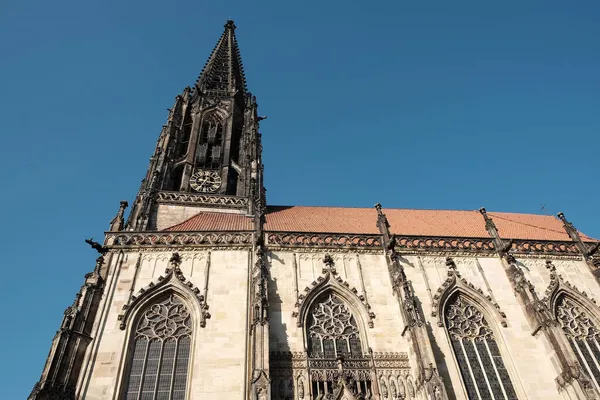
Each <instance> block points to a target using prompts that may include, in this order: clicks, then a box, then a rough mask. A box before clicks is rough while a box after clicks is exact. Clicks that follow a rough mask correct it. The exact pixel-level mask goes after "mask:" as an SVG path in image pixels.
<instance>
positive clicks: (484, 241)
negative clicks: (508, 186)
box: [267, 232, 579, 257]
mask: <svg viewBox="0 0 600 400" xmlns="http://www.w3.org/2000/svg"><path fill="white" fill-rule="evenodd" d="M393 237H394V239H395V242H396V246H395V248H396V250H397V251H398V252H400V253H402V254H446V253H452V254H455V255H456V254H457V253H458V254H464V255H473V254H477V255H480V256H481V255H489V256H494V255H495V254H496V252H495V249H494V243H493V240H492V239H491V238H459V237H443V236H405V235H394V236H393ZM267 245H268V246H269V248H271V249H275V248H278V249H286V248H319V249H327V250H329V249H380V248H381V246H382V237H381V235H367V234H352V233H344V234H342V233H306V232H267ZM511 254H515V255H519V256H528V255H531V256H536V255H555V256H571V257H577V256H578V255H579V252H578V249H577V246H576V244H575V243H574V242H570V241H544V240H522V239H515V240H513V241H512V249H511Z"/></svg>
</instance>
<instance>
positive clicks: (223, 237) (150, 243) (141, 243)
mask: <svg viewBox="0 0 600 400" xmlns="http://www.w3.org/2000/svg"><path fill="white" fill-rule="evenodd" d="M252 237H253V232H252V231H225V232H106V244H107V245H106V247H108V248H123V247H129V248H133V247H135V248H139V247H157V246H192V247H244V248H245V247H252Z"/></svg>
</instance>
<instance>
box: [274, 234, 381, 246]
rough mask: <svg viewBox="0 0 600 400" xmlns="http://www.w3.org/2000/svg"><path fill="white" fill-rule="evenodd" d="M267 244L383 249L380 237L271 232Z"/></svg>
mask: <svg viewBox="0 0 600 400" xmlns="http://www.w3.org/2000/svg"><path fill="white" fill-rule="evenodd" d="M267 244H268V245H269V246H276V247H318V248H344V249H354V248H363V247H367V248H374V249H379V248H381V236H380V235H359V234H356V235H354V234H332V233H289V232H269V233H268V235H267Z"/></svg>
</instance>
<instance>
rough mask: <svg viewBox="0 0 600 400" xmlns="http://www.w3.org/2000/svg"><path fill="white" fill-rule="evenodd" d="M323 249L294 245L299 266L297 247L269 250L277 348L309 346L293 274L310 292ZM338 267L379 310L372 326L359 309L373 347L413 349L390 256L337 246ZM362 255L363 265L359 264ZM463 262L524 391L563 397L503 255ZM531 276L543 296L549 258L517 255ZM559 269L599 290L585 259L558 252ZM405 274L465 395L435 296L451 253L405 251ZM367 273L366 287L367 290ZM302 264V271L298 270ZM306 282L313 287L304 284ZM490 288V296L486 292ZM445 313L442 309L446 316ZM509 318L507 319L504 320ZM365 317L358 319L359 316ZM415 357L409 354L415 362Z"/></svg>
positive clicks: (439, 357)
mask: <svg viewBox="0 0 600 400" xmlns="http://www.w3.org/2000/svg"><path fill="white" fill-rule="evenodd" d="M324 254H325V253H324V252H322V253H314V252H311V253H308V252H301V251H298V252H296V253H295V257H296V269H294V261H293V258H294V253H292V252H284V251H274V252H273V253H272V254H271V256H270V260H271V278H272V282H271V287H270V300H271V304H272V306H271V307H272V308H271V342H270V345H271V351H291V352H302V351H304V347H305V346H306V343H305V339H304V336H303V329H304V327H298V326H297V321H298V318H297V317H294V316H293V313H294V312H296V311H298V307H296V306H295V304H296V303H297V302H298V299H297V298H296V295H295V291H296V284H295V277H294V274H297V278H296V279H297V282H298V284H297V289H298V292H299V295H303V294H304V295H306V294H307V293H309V292H310V288H311V287H313V286H314V285H313V282H317V283H318V281H317V279H318V278H319V276H324V274H323V272H322V269H323V266H324V264H323V261H322V259H323V256H324ZM332 256H333V258H334V260H335V268H336V271H337V273H338V275H339V276H340V277H341V278H342V279H343V280H344V281H346V282H347V283H348V284H349V287H350V288H352V287H354V288H356V289H357V293H358V295H361V294H363V295H364V296H365V298H366V300H367V301H368V303H369V304H370V306H371V311H372V312H373V313H374V314H375V318H374V319H373V328H368V327H367V324H368V317H367V316H366V315H364V314H363V313H361V312H360V311H359V312H358V313H357V315H356V317H357V318H360V319H362V326H363V327H364V329H365V334H366V335H365V336H366V340H367V343H363V347H364V348H365V349H367V348H368V347H370V348H371V349H372V350H373V351H374V352H406V353H409V354H410V346H409V343H408V341H407V338H406V336H402V332H403V328H404V326H403V322H402V318H401V314H400V308H399V306H398V302H397V299H396V297H395V296H394V295H393V293H392V288H391V285H390V279H389V276H388V271H387V263H386V260H385V258H384V256H383V255H378V254H360V255H357V254H355V253H346V254H332ZM357 257H358V259H359V262H360V265H361V268H358V266H357ZM453 259H454V261H455V263H456V265H457V270H458V272H459V274H460V275H461V277H462V278H464V279H465V280H466V281H467V282H468V283H470V284H472V285H473V288H474V289H475V290H476V291H478V290H481V292H482V294H481V295H480V297H481V300H482V302H484V303H485V302H487V303H488V308H486V309H483V310H482V311H483V312H484V315H485V317H486V319H487V320H488V323H489V324H490V326H491V327H492V329H493V331H494V335H495V337H496V340H497V342H498V345H499V347H500V351H501V354H502V356H503V360H504V363H505V365H506V368H507V369H508V371H509V374H510V377H511V380H512V382H513V385H514V387H515V390H516V392H517V395H518V396H519V398H523V399H526V398H529V399H536V398H548V399H560V398H565V397H564V396H565V395H566V394H565V393H564V392H562V393H559V391H558V389H557V385H556V382H555V378H556V377H557V375H558V369H557V367H555V365H557V364H555V360H554V356H553V350H552V349H551V347H550V346H549V344H548V342H547V340H546V338H545V336H544V335H543V334H541V333H539V332H538V333H537V334H536V335H535V336H533V335H532V333H533V331H534V329H535V328H536V327H533V326H530V325H529V322H528V320H527V318H526V316H525V310H524V309H523V307H522V305H521V304H520V302H519V300H518V299H517V297H515V295H514V293H513V289H512V287H511V285H510V282H509V280H508V277H507V275H506V273H505V271H504V267H503V265H502V262H501V261H500V259H499V258H497V257H490V256H485V257H479V258H476V257H453ZM518 260H519V262H520V263H521V265H522V269H523V271H524V272H525V275H526V277H527V279H529V280H531V282H532V283H533V284H534V285H535V289H536V291H537V294H538V296H539V298H540V299H542V298H544V296H545V291H546V288H547V287H548V284H549V283H550V272H549V270H548V269H547V268H546V259H545V258H537V259H534V258H522V259H518ZM553 263H554V265H555V266H556V268H557V273H558V274H561V275H562V276H563V278H564V279H565V280H567V281H569V282H570V283H571V284H572V285H574V286H576V287H578V288H579V289H580V290H581V291H585V292H586V293H587V294H588V295H590V297H592V298H600V286H599V285H598V284H597V283H596V281H595V280H594V277H593V276H592V274H591V273H590V271H589V269H588V267H587V266H586V265H585V263H583V262H582V261H579V260H575V259H573V260H569V259H562V260H558V259H557V260H553ZM401 264H402V265H403V267H404V269H405V272H406V275H407V278H408V279H409V280H410V281H411V282H412V285H413V288H414V290H415V293H416V295H417V296H418V298H419V302H420V305H421V307H422V309H423V313H424V316H425V319H426V321H427V323H428V325H429V326H430V328H431V329H430V330H429V332H430V339H431V343H432V347H433V350H434V353H435V356H436V361H437V362H438V364H439V365H440V366H441V369H442V370H441V371H440V374H441V375H442V378H443V379H444V380H445V381H448V380H449V381H450V382H451V385H452V389H451V390H450V391H449V395H450V398H457V399H466V398H467V395H466V392H465V391H464V389H463V383H462V380H461V377H460V372H459V369H458V366H457V364H456V360H455V357H454V354H453V352H452V349H451V347H450V342H449V338H448V335H447V333H446V331H445V328H444V327H443V326H440V324H439V322H440V316H439V315H437V314H436V316H433V313H434V309H435V308H436V307H434V305H437V302H436V297H437V296H439V291H438V289H440V288H441V287H442V285H443V283H444V281H445V280H446V279H447V278H448V267H447V266H446V257H445V256H420V257H417V256H404V257H402V258H401ZM361 270H362V280H363V283H364V289H365V292H364V293H363V292H362V285H361V276H360V275H361ZM295 271H297V272H295ZM306 288H308V290H306ZM487 296H489V297H490V298H491V300H487V299H486V297H487ZM494 302H495V303H497V304H498V305H499V307H500V312H501V313H504V314H505V317H502V316H501V313H500V312H495V311H494V310H495V307H494V305H493V303H494ZM442 318H443V316H442ZM503 323H505V324H506V327H504V326H503ZM359 325H360V324H359ZM414 361H415V360H411V363H410V364H411V367H413V368H414V365H415V363H414Z"/></svg>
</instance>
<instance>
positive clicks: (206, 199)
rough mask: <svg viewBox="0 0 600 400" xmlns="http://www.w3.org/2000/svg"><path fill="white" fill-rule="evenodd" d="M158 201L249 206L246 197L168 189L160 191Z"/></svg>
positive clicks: (230, 206) (220, 205)
mask: <svg viewBox="0 0 600 400" xmlns="http://www.w3.org/2000/svg"><path fill="white" fill-rule="evenodd" d="M157 201H158V203H164V204H193V205H195V206H213V207H214V206H218V207H224V208H246V207H247V206H248V199H247V198H245V197H237V196H225V195H218V196H217V195H210V194H200V193H185V192H167V191H162V192H158V197H157Z"/></svg>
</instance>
